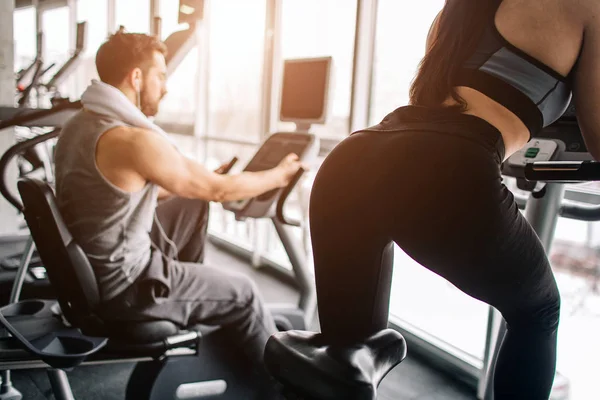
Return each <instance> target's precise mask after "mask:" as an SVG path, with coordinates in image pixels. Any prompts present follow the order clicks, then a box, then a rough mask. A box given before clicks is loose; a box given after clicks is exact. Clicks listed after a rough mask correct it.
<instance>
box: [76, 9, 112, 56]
mask: <svg viewBox="0 0 600 400" xmlns="http://www.w3.org/2000/svg"><path fill="white" fill-rule="evenodd" d="M77 21H78V22H84V21H85V22H87V32H86V35H87V37H86V39H87V40H86V48H85V50H84V54H85V56H86V57H87V58H90V57H91V58H93V57H95V56H96V52H97V51H98V48H99V47H100V45H101V44H102V43H104V41H105V40H106V39H107V36H108V34H107V31H106V29H107V27H108V4H107V0H79V1H78V3H77Z"/></svg>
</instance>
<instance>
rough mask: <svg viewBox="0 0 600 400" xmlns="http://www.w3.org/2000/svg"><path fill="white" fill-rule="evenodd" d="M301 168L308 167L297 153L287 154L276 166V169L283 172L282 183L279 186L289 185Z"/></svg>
mask: <svg viewBox="0 0 600 400" xmlns="http://www.w3.org/2000/svg"><path fill="white" fill-rule="evenodd" d="M300 168H304V169H308V168H307V167H306V165H304V164H303V163H302V162H300V158H299V157H298V155H297V154H294V153H290V154H288V155H287V156H285V157H284V159H283V160H281V161H280V162H279V164H278V165H277V167H275V169H276V170H278V171H279V172H280V173H281V183H280V184H279V187H285V186H287V184H288V183H290V181H291V180H292V178H293V177H294V175H296V172H298V170H299V169H300Z"/></svg>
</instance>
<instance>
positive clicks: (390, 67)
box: [369, 0, 444, 125]
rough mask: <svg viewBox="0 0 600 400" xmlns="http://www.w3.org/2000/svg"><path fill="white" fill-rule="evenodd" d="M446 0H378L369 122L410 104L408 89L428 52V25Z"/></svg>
mask: <svg viewBox="0 0 600 400" xmlns="http://www.w3.org/2000/svg"><path fill="white" fill-rule="evenodd" d="M443 6H444V0H429V1H421V2H419V3H418V4H416V3H413V2H407V1H397V0H379V3H378V10H377V31H376V41H375V61H374V66H373V89H372V96H371V109H370V122H369V124H370V125H374V124H377V123H379V121H381V120H382V119H383V117H385V116H386V115H387V114H388V113H390V112H391V111H393V110H394V109H396V108H397V107H400V106H404V105H407V104H408V89H409V87H410V83H411V81H412V79H413V78H414V76H415V73H416V71H417V66H418V65H419V62H420V61H421V58H422V57H423V56H424V55H425V41H426V39H427V33H428V32H429V27H430V26H431V23H432V22H433V20H434V18H435V16H436V15H437V13H438V12H439V11H440V10H441V9H442V7H443Z"/></svg>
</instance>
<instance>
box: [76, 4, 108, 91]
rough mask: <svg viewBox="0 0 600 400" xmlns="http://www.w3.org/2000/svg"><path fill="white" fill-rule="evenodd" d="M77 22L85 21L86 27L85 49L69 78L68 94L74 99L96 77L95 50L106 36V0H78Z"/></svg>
mask: <svg viewBox="0 0 600 400" xmlns="http://www.w3.org/2000/svg"><path fill="white" fill-rule="evenodd" d="M77 22H87V27H86V47H85V50H84V51H83V54H82V55H81V56H80V57H81V61H80V64H79V66H78V67H77V69H76V70H75V71H74V73H73V77H72V78H71V79H69V83H70V87H69V95H70V97H71V98H74V99H77V98H79V97H81V94H82V93H83V92H84V90H85V89H86V88H87V87H88V86H89V84H90V82H91V81H92V79H98V72H97V71H96V52H97V51H98V48H100V45H101V44H102V43H104V42H105V41H106V39H107V37H108V32H107V27H108V4H107V0H79V2H78V3H77Z"/></svg>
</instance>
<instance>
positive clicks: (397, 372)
mask: <svg viewBox="0 0 600 400" xmlns="http://www.w3.org/2000/svg"><path fill="white" fill-rule="evenodd" d="M206 258H207V262H208V263H210V264H212V265H222V266H224V267H226V268H232V269H234V270H238V271H240V272H243V273H247V274H249V275H250V276H252V277H253V278H254V279H255V281H256V283H257V285H258V287H259V288H260V289H261V290H262V293H263V295H264V298H265V300H266V301H267V302H275V303H281V302H293V301H294V300H295V299H297V297H298V294H297V293H296V292H295V291H294V289H293V288H291V287H289V286H286V285H284V284H282V283H281V282H279V281H278V280H276V279H274V278H272V277H271V276H269V275H266V274H264V273H261V272H260V271H256V270H254V269H251V268H249V267H248V265H247V263H246V261H244V260H241V259H239V258H237V257H235V256H233V255H231V254H229V253H226V252H224V251H223V250H220V249H219V248H217V247H216V246H214V245H212V244H210V243H209V244H208V246H207V256H206ZM132 369H133V364H131V363H123V364H108V365H95V366H83V367H79V368H76V369H75V370H73V371H71V372H69V373H68V376H69V381H70V383H71V387H72V389H73V395H74V396H75V398H76V399H82V400H83V399H85V400H122V399H124V397H125V387H126V385H127V380H128V379H129V374H130V373H131V370H132ZM12 380H13V384H14V386H15V387H16V388H17V389H18V390H19V391H21V393H22V394H23V398H24V399H27V400H49V399H54V396H53V395H52V393H51V389H50V383H49V382H48V379H47V377H46V373H45V371H44V370H29V371H14V372H13V374H12ZM378 399H380V400H473V399H476V396H475V393H474V392H473V390H472V389H470V388H469V387H466V386H465V385H463V384H462V383H460V382H456V381H454V380H453V379H452V378H450V377H448V376H446V375H445V374H444V372H443V371H439V370H437V369H435V368H433V367H431V366H429V365H428V364H427V363H425V362H424V361H423V360H420V359H418V358H416V357H414V356H412V357H411V356H410V355H409V356H408V357H407V359H406V360H404V361H403V362H402V363H401V364H400V365H399V366H397V367H396V368H395V369H394V370H393V371H392V372H391V373H390V374H389V375H388V376H387V377H386V378H385V380H384V381H383V383H382V384H381V387H380V390H379V396H378ZM240 400H243V399H240Z"/></svg>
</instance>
